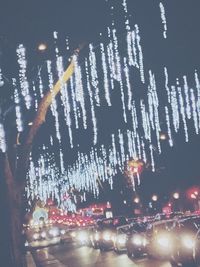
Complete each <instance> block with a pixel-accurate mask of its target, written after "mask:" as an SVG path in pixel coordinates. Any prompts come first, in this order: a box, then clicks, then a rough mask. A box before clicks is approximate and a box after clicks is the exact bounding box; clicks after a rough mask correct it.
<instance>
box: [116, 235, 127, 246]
mask: <svg viewBox="0 0 200 267" xmlns="http://www.w3.org/2000/svg"><path fill="white" fill-rule="evenodd" d="M117 243H118V244H119V245H125V243H126V235H120V236H118V237H117Z"/></svg>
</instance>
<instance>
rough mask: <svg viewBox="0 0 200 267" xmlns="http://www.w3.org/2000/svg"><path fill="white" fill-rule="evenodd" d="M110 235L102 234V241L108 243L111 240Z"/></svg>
mask: <svg viewBox="0 0 200 267" xmlns="http://www.w3.org/2000/svg"><path fill="white" fill-rule="evenodd" d="M111 237H112V236H111V234H110V233H104V234H103V239H104V240H105V241H109V240H111Z"/></svg>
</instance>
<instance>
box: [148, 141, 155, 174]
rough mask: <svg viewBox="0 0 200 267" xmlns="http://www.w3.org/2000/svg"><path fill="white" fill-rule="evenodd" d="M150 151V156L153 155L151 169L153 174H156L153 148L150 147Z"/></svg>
mask: <svg viewBox="0 0 200 267" xmlns="http://www.w3.org/2000/svg"><path fill="white" fill-rule="evenodd" d="M149 149H150V155H151V169H152V172H155V161H154V155H153V146H152V145H150V146H149Z"/></svg>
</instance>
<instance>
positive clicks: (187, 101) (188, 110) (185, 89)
mask: <svg viewBox="0 0 200 267" xmlns="http://www.w3.org/2000/svg"><path fill="white" fill-rule="evenodd" d="M183 81H184V93H185V102H186V115H187V118H188V119H191V107H190V100H189V87H188V82H187V76H185V75H184V76H183Z"/></svg>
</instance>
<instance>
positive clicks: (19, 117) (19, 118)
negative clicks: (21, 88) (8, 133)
mask: <svg viewBox="0 0 200 267" xmlns="http://www.w3.org/2000/svg"><path fill="white" fill-rule="evenodd" d="M12 84H13V87H14V102H15V113H16V126H17V130H18V132H22V131H23V130H24V127H23V120H22V112H21V106H20V98H19V92H18V90H17V85H16V79H14V78H13V79H12Z"/></svg>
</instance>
